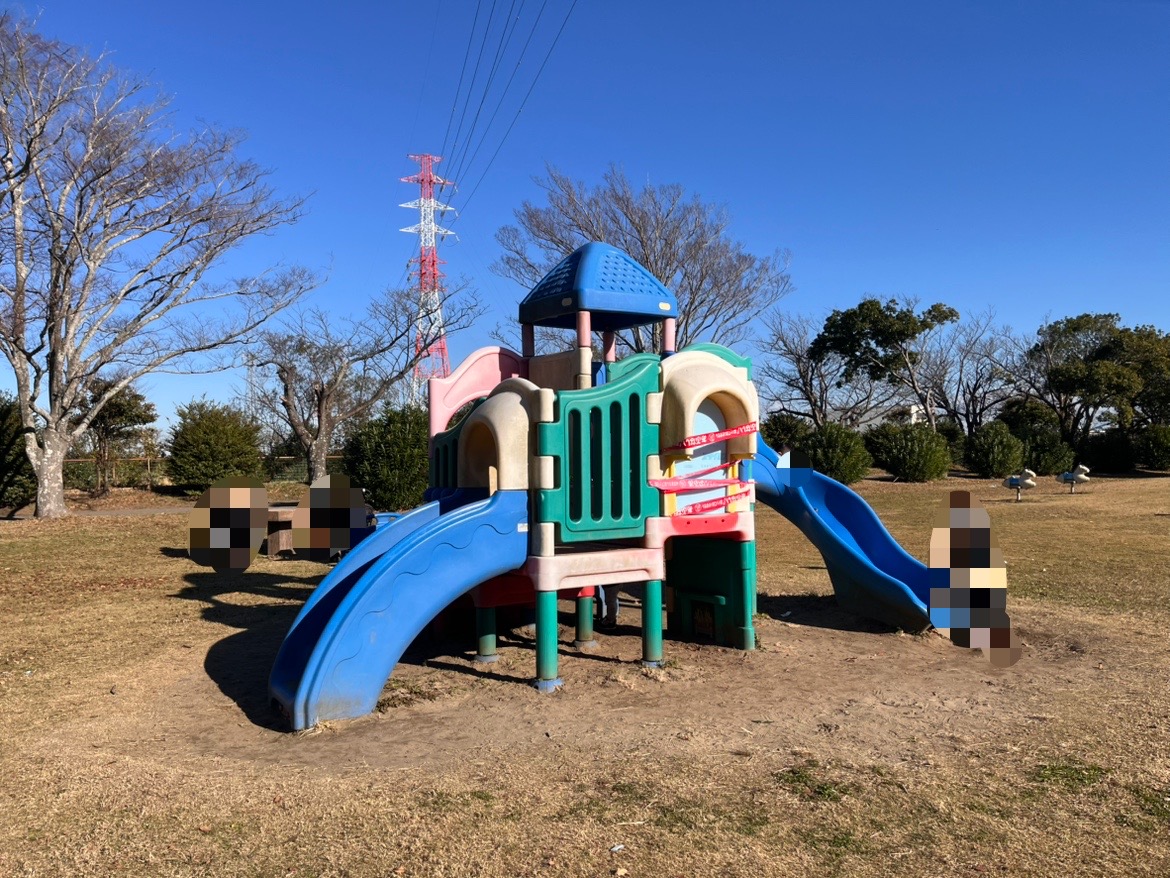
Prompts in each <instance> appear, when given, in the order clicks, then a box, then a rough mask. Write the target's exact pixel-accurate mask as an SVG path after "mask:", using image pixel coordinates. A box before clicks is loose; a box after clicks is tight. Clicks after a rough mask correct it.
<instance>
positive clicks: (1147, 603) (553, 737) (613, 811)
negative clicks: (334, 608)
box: [0, 478, 1170, 878]
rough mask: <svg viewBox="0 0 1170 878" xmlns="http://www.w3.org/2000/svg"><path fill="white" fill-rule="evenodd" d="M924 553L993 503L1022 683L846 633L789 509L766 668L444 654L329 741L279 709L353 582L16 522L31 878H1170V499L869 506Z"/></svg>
mask: <svg viewBox="0 0 1170 878" xmlns="http://www.w3.org/2000/svg"><path fill="white" fill-rule="evenodd" d="M859 487H860V490H861V493H862V494H863V495H864V496H866V498H867V499H868V500H870V502H871V503H873V505H874V506H875V508H876V509H877V510H878V512H879V514H880V515H881V516H882V517H883V520H885V521H886V522H887V524H888V525H889V526H890V528H891V531H892V532H893V533H894V535H895V536H897V537H898V538H899V539H900V540H901V541H902V543H903V545H905V546H906V547H907V548H908V550H910V551H911V552H912V553H914V554H916V555H918V556H919V557H924V555H925V552H926V548H927V545H928V542H929V534H930V524H931V519H932V517H933V513H934V510H935V508H936V507H937V504H938V503H939V502H941V501H942V500H943V499H945V496H946V492H947V491H949V490H953V489H956V488H964V489H969V490H972V492H973V493H974V494H975V495H976V496H977V497H979V498H981V499H982V500H983V502H984V503H985V505H987V507H988V508H989V510H990V511H991V516H992V522H993V526H995V528H996V530H997V533H998V536H999V540H1000V543H1001V545H1002V546H1003V548H1004V550H1005V553H1006V555H1007V559H1008V563H1009V584H1010V588H1011V591H1010V595H1011V596H1010V597H1009V604H1008V609H1009V612H1010V614H1011V617H1012V620H1013V623H1014V624H1015V625H1016V626H1017V627H1018V629H1019V630H1020V632H1021V634H1022V636H1023V640H1024V642H1025V644H1026V648H1025V651H1024V657H1023V659H1022V660H1021V661H1020V662H1019V663H1018V664H1017V665H1016V666H1015V667H1013V668H1010V669H995V668H992V667H991V666H990V663H989V662H988V661H987V660H986V659H985V658H984V657H983V656H982V655H981V654H980V653H979V652H977V651H968V650H960V649H957V648H954V647H952V646H951V645H950V643H949V642H948V641H946V640H944V639H943V638H941V637H939V636H937V635H935V634H925V635H918V636H912V635H905V634H902V633H900V632H896V631H890V630H888V629H884V628H881V627H879V626H875V625H871V624H869V623H867V622H865V621H863V620H859V619H856V618H855V617H852V616H850V615H848V614H846V613H843V612H842V611H840V610H838V609H837V608H836V606H835V603H834V601H833V599H832V597H831V589H830V588H829V584H828V580H827V577H826V575H825V572H824V569H823V566H822V564H821V560H820V557H819V556H818V555H817V554H816V552H815V550H814V549H812V547H811V546H810V545H809V544H808V543H807V542H806V541H805V540H804V539H803V537H802V536H801V535H800V534H799V533H798V532H797V531H796V530H795V529H794V528H792V527H791V526H790V525H789V524H788V523H787V522H785V521H783V520H782V519H780V518H779V517H778V516H776V515H775V514H773V513H772V512H771V511H770V510H767V509H761V511H760V512H759V531H760V533H759V540H760V545H759V548H760V592H761V596H760V600H759V610H760V616H759V618H758V619H757V626H758V627H757V632H758V636H759V640H760V649H758V650H756V651H755V652H750V653H744V652H738V651H734V650H727V649H722V648H718V647H713V646H701V645H695V644H684V643H675V642H670V641H668V643H667V656H668V659H669V661H668V665H667V667H665V668H663V669H661V670H643V669H642V668H641V667H640V666H639V665H638V663H637V659H638V658H639V657H640V640H639V630H638V625H639V623H640V617H639V612H638V607H637V602H636V600H631V601H627V602H626V603H625V608H624V609H623V618H622V622H623V625H622V627H620V628H619V630H618V631H617V632H616V633H615V634H614V635H611V636H606V635H599V641H600V647H599V649H598V650H596V651H595V652H593V653H591V654H585V653H581V652H578V651H576V650H574V649H573V648H572V646H571V642H572V629H571V627H569V626H570V624H571V618H570V616H569V614H568V610H569V606H568V604H565V605H564V606H563V609H564V610H565V614H564V617H563V622H564V623H565V626H566V627H564V628H563V630H562V655H561V672H562V677H563V678H564V680H565V688H564V690H562V691H561V692H559V693H557V694H554V695H551V696H550V695H540V694H538V693H536V692H535V691H534V690H533V689H532V688H531V687H530V686H529V685H527V684H528V681H529V680H530V678H531V676H532V672H533V651H532V644H531V642H530V641H529V640H527V639H525V638H524V637H522V636H519V635H515V634H513V635H511V636H507V637H505V638H503V639H502V648H501V660H500V661H499V662H498V663H497V664H495V665H491V666H487V668H486V669H484V668H480V667H478V666H476V665H474V664H473V663H472V662H471V661H470V658H471V652H470V646H471V640H470V638H467V639H457V640H446V641H433V640H429V639H427V640H425V641H424V642H420V643H418V644H416V646H415V648H414V649H413V650H412V652H411V653H410V654H408V656H407V659H406V661H404V662H403V663H402V664H401V665H400V666H399V667H398V668H397V669H396V671H395V674H394V676H393V677H392V679H391V682H390V684H389V686H388V687H387V690H386V691H385V693H384V697H383V703H382V708H381V710H380V711H379V712H378V713H376V714H374V715H372V716H371V717H368V718H365V719H362V720H356V721H353V722H348V723H339V724H336V725H331V726H328V727H326V728H323V729H319V730H315V731H313V732H311V733H308V734H301V735H293V734H289V733H287V732H283V731H280V730H279V726H278V725H277V721H276V718H275V717H274V716H273V714H272V713H271V711H270V709H269V708H268V705H267V703H266V680H267V674H268V670H269V668H270V665H271V662H272V659H273V656H274V655H275V652H276V649H277V647H278V646H279V643H280V641H281V639H282V637H283V635H284V633H285V631H286V630H287V627H288V625H289V624H290V623H291V621H292V618H293V616H294V615H295V613H296V610H297V607H298V606H299V603H300V601H302V600H303V599H304V597H305V596H306V595H307V593H308V591H309V590H310V589H311V587H312V585H313V584H315V582H316V581H318V579H319V577H320V576H321V574H322V572H323V570H324V568H323V567H321V566H320V565H314V564H309V563H301V562H296V561H272V562H269V561H267V560H266V559H260V560H258V561H257V562H256V564H255V565H254V566H253V567H252V568H251V569H250V570H249V571H248V572H247V573H245V574H243V575H236V576H220V575H218V574H215V573H212V572H209V571H204V570H200V569H199V568H196V567H195V566H194V565H193V564H191V563H190V562H189V561H188V560H187V559H186V558H185V552H184V551H183V546H184V544H185V540H184V537H185V522H184V520H183V519H182V518H181V517H178V516H173V515H160V516H154V517H148V518H139V519H130V518H105V517H103V518H95V519H87V520H85V521H84V522H82V521H77V520H75V521H70V522H51V523H40V522H31V521H30V522H8V523H0V612H2V618H3V619H4V620H5V624H4V626H3V628H2V629H0V705H2V706H3V711H0V735H2V736H3V741H4V746H3V749H2V751H0V794H2V795H3V797H4V800H5V801H6V805H5V808H4V812H3V813H4V817H3V819H2V820H0V875H21V876H34V875H35V876H41V875H78V874H98V875H104V874H119V875H121V874H131V875H263V876H268V875H273V876H275V875H297V876H305V875H359V876H364V875H377V876H384V875H420V876H421V875H444V876H446V875H449V876H471V875H488V876H496V875H498V876H511V875H629V876H643V875H645V876H676V875H677V876H692V875H729V876H741V875H742V876H753V878H755V876H759V875H819V874H825V875H867V876H868V875H909V876H918V875H922V876H928V875H942V874H947V875H952V874H958V875H967V874H969V875H979V874H987V873H991V874H996V875H1053V876H1060V875H1070V874H1077V875H1150V876H1161V875H1166V874H1170V692H1168V685H1167V684H1168V682H1170V639H1168V638H1167V635H1166V623H1167V620H1168V619H1170V612H1168V610H1167V597H1168V596H1170V572H1168V570H1170V516H1168V515H1167V513H1170V479H1159V478H1150V479H1132V480H1100V481H1095V482H1094V483H1093V486H1092V489H1091V490H1090V491H1088V492H1086V493H1084V494H1078V495H1076V496H1075V497H1069V496H1067V495H1062V494H1061V493H1059V491H1058V490H1057V489H1056V487H1055V486H1052V488H1051V489H1045V488H1038V489H1036V491H1035V492H1033V494H1032V495H1030V496H1028V497H1027V498H1026V499H1025V502H1024V503H1020V504H1016V503H1014V502H1006V498H1007V497H1008V492H1007V491H1004V490H1003V489H1000V488H997V487H995V486H992V485H990V484H989V483H987V482H975V481H966V480H962V481H959V480H954V479H952V480H949V481H948V482H947V483H943V484H934V485H895V484H889V483H886V482H881V481H867V482H865V483H864V484H863V485H861V486H859Z"/></svg>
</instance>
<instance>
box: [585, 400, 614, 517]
mask: <svg viewBox="0 0 1170 878" xmlns="http://www.w3.org/2000/svg"><path fill="white" fill-rule="evenodd" d="M606 420H607V419H606V417H605V407H604V406H601V405H598V404H597V403H594V404H593V405H591V406H590V407H589V450H590V452H591V454H590V456H591V457H592V465H591V466H590V468H589V469H590V472H592V474H593V478H592V479H591V480H590V482H589V499H590V500H591V501H592V502H591V503H590V504H589V511H590V512H592V513H593V515H592V517H593V520H594V521H595V522H601V521H605V520H606V519H607V518H608V519H609V520H611V521H612V520H614V517H613V516H612V515H607V507H608V506H609V504H608V503H606V502H605V495H606V494H607V493H608V492H609V488H610V483H609V473H610V468H611V465H612V463H613V451H614V449H613V446H612V445H610V443H609V441H608V440H609V430H607V429H606ZM607 449H608V450H609V452H610V453H609V454H606V453H605V452H606V450H607Z"/></svg>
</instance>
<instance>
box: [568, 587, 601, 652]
mask: <svg viewBox="0 0 1170 878" xmlns="http://www.w3.org/2000/svg"><path fill="white" fill-rule="evenodd" d="M573 645H574V646H575V647H577V649H589V648H591V647H594V646H597V641H596V640H594V639H593V598H577V639H576V640H575V641H574V642H573Z"/></svg>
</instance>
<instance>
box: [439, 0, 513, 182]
mask: <svg viewBox="0 0 1170 878" xmlns="http://www.w3.org/2000/svg"><path fill="white" fill-rule="evenodd" d="M515 9H516V0H512V5H511V6H509V7H508V14H507V17H506V18H505V19H504V29H503V31H502V32H501V34H500V42H499V44H498V45H497V46H496V55H495V57H494V58H493V59H492V67H491V70H489V71H488V76H487V81H486V82H485V83H484V86H483V93H482V94H481V95H480V96H479V105H478V106H477V107H476V108H475V116H474V117H472V120H471V129H470V130H469V131H468V132H467V138H466V140H465V141H464V145H463V149H462V150H460V149H458V146H455V147H453V149H454V150H455V152H454V155H453V156H452V166H451V173H450V175H449V176H450V177H451V178H452V179H454V180H458V179H460V177H461V176H462V174H463V172H464V171H465V170H467V156H468V154H469V153H470V152H471V150H470V144H471V143H472V141H473V140H474V139H475V131H476V128H477V127H478V126H479V117H480V114H481V113H482V112H483V105H484V103H485V102H486V101H487V96H488V93H489V92H490V91H491V88H492V83H493V82H495V79H496V73H498V72H499V69H500V61H501V59H502V58H503V57H504V54H505V53H506V52H507V51H508V44H509V43H511V42H512V35H513V34H514V33H515V32H516V25H517V23H518V22H519V21H520V13H517V14H516V16H515V17H513V15H512V13H513V11H514V10H515ZM523 10H524V0H521V2H520V11H521V12H523ZM509 22H510V23H511V27H509V26H508V25H509Z"/></svg>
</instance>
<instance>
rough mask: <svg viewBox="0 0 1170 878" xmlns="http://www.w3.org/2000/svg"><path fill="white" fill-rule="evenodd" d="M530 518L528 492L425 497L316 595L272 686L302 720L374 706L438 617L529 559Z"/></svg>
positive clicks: (300, 724) (288, 641) (298, 723)
mask: <svg viewBox="0 0 1170 878" xmlns="http://www.w3.org/2000/svg"><path fill="white" fill-rule="evenodd" d="M412 519H413V520H412ZM527 524H528V493H527V492H526V491H497V492H496V493H495V494H493V495H492V496H491V497H490V498H489V499H487V500H482V501H479V502H476V503H470V504H468V505H466V506H461V507H459V508H457V509H454V510H453V511H451V512H447V513H445V514H443V515H439V514H438V504H436V503H429V504H426V505H425V506H420V507H419V508H418V509H416V510H415V511H414V512H412V513H410V514H409V515H406V516H404V517H403V518H401V519H399V520H398V521H396V522H394V523H392V524H389V525H387V526H386V527H385V528H378V530H377V531H375V532H374V534H373V535H371V536H370V537H368V538H367V539H366V540H364V541H363V542H362V543H361V544H359V545H358V547H357V548H355V549H354V551H353V552H351V553H350V554H349V555H348V556H346V558H344V559H343V560H342V562H341V563H339V564H338V565H337V567H336V568H334V570H333V571H332V572H331V573H330V575H329V576H328V577H326V579H325V580H324V581H323V582H322V583H321V585H319V586H318V587H317V589H316V590H315V591H314V592H313V594H312V595H311V596H310V598H309V601H308V602H307V603H306V605H305V608H304V609H303V610H302V611H301V614H300V615H299V616H298V617H297V620H296V622H295V623H294V624H293V627H292V629H291V630H290V631H289V633H288V635H287V636H286V637H285V640H284V643H283V644H282V645H281V647H280V652H279V654H278V655H277V658H276V663H275V665H274V666H273V669H272V675H271V677H270V679H269V682H268V691H269V695H270V696H271V698H272V700H273V701H274V702H275V703H276V704H277V705H278V706H279V707H280V708H281V709H282V710H283V711H284V712H285V713H286V714H287V715H288V717H289V720H290V722H291V723H292V727H293V728H294V729H307V728H310V727H311V726H314V725H316V724H317V723H318V722H320V721H322V720H331V719H349V718H352V717H358V716H364V715H365V714H367V713H369V712H370V711H372V710H373V709H374V708H375V707H376V706H377V703H378V696H379V695H380V694H381V692H382V687H383V686H385V684H386V680H387V679H388V678H389V676H390V672H391V671H392V670H393V669H394V665H395V664H397V663H398V659H399V658H401V656H402V653H403V652H404V651H405V650H406V648H407V647H408V646H409V645H410V643H411V641H413V640H414V638H415V637H417V636H418V634H419V632H420V631H422V629H423V627H424V626H425V625H426V624H427V623H428V622H429V621H431V619H433V618H434V617H435V616H436V615H438V613H439V612H440V611H442V610H443V608H444V607H446V606H447V605H448V604H450V603H451V602H452V601H453V600H455V599H456V598H458V597H459V596H460V595H462V594H465V593H466V592H468V591H470V590H471V589H472V588H474V587H475V586H477V585H479V584H480V583H481V582H484V581H486V580H488V579H491V578H492V577H494V576H498V575H500V574H502V573H507V572H508V571H510V570H515V569H516V568H517V567H520V566H521V565H523V563H524V561H525V559H526V558H527V556H528V527H527ZM383 531H385V533H386V535H385V537H382V532H383ZM396 531H398V533H397V534H396V533H395V532H396ZM380 539H381V540H385V541H386V545H385V546H382V547H380V546H379V545H378V541H379V540H380ZM366 546H368V547H369V548H368V549H365V552H364V553H363V549H364V548H365V547H366ZM380 548H381V549H383V550H382V551H380ZM343 565H345V569H344V570H343V569H342V567H343ZM327 586H328V587H327ZM319 592H320V593H321V594H320V596H318V593H319Z"/></svg>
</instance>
